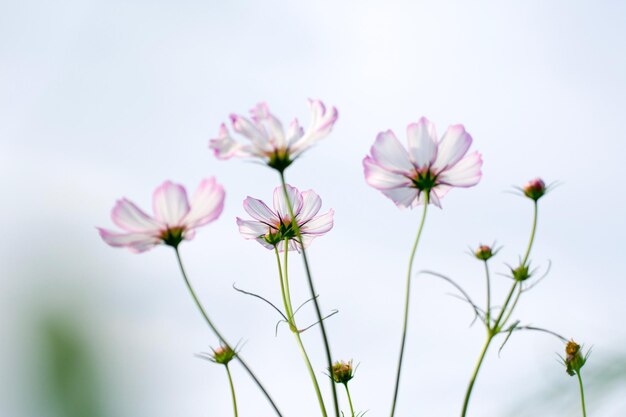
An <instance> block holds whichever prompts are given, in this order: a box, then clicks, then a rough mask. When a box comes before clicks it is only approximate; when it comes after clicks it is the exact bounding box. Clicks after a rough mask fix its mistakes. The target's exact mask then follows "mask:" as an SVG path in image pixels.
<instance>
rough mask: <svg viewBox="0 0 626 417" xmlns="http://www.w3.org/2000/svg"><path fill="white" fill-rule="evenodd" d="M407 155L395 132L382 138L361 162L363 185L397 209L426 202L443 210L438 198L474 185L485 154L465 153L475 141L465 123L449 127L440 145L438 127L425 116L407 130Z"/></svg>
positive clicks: (381, 134)
mask: <svg viewBox="0 0 626 417" xmlns="http://www.w3.org/2000/svg"><path fill="white" fill-rule="evenodd" d="M407 138H408V141H407V142H408V151H407V149H405V148H404V147H403V146H402V145H401V144H400V142H399V141H398V139H397V138H396V136H395V135H394V133H393V132H392V131H391V130H388V131H386V132H381V133H379V134H378V137H377V138H376V141H375V142H374V145H373V146H372V148H371V150H370V153H371V155H368V156H366V157H365V159H363V167H364V169H365V181H366V182H367V183H368V184H369V185H371V186H372V187H374V188H376V189H377V190H380V191H381V192H382V193H383V194H384V195H386V196H387V197H389V198H390V199H391V200H392V201H393V202H394V203H395V204H396V205H397V206H398V207H411V208H413V207H416V206H417V205H419V204H423V203H424V201H425V199H426V196H428V202H430V203H433V204H435V205H437V206H438V207H441V203H440V199H441V198H442V197H443V196H444V195H445V194H446V193H447V192H448V191H449V190H450V189H451V188H452V187H471V186H474V185H476V184H478V181H480V177H481V175H482V172H481V167H482V164H483V161H482V158H481V155H480V154H479V153H478V152H472V153H471V154H469V155H466V153H467V150H468V149H469V147H470V145H471V144H472V137H471V136H470V135H469V133H467V132H466V131H465V128H464V127H463V126H462V125H453V126H450V127H449V128H448V130H447V131H446V133H445V134H444V135H443V137H442V138H441V140H440V141H438V140H437V134H436V132H435V126H434V125H433V124H432V123H431V122H430V121H428V119H426V118H425V117H422V118H421V119H420V120H419V122H417V123H412V124H410V125H409V126H408V127H407Z"/></svg>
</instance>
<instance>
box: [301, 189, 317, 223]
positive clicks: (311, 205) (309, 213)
mask: <svg viewBox="0 0 626 417" xmlns="http://www.w3.org/2000/svg"><path fill="white" fill-rule="evenodd" d="M321 207H322V199H321V198H320V197H319V196H318V195H317V194H316V193H315V191H313V190H308V191H304V192H303V193H302V209H301V210H300V214H299V215H298V221H299V222H301V223H304V222H307V221H309V220H310V219H311V218H313V216H315V215H316V214H317V213H318V212H319V211H320V208H321Z"/></svg>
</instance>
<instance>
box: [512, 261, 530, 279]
mask: <svg viewBox="0 0 626 417" xmlns="http://www.w3.org/2000/svg"><path fill="white" fill-rule="evenodd" d="M511 273H512V274H513V279H514V280H515V281H518V282H521V281H526V280H527V279H528V278H530V275H531V274H530V271H529V270H528V265H520V266H518V267H517V268H515V269H511Z"/></svg>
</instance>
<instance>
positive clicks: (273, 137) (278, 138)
mask: <svg viewBox="0 0 626 417" xmlns="http://www.w3.org/2000/svg"><path fill="white" fill-rule="evenodd" d="M250 112H251V113H252V117H253V118H254V120H255V121H257V123H259V124H263V125H264V126H265V128H266V132H267V133H268V139H269V142H270V143H272V144H273V145H274V147H275V148H277V149H283V148H286V147H287V141H286V139H285V132H284V131H283V125H282V124H281V123H280V121H279V120H278V119H277V118H276V117H274V115H273V114H272V113H270V109H269V106H268V105H267V103H259V104H257V105H256V107H255V108H254V109H252V110H251V111H250Z"/></svg>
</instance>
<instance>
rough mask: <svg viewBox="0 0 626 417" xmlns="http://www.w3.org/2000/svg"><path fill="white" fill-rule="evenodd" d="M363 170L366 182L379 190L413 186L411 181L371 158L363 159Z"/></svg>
mask: <svg viewBox="0 0 626 417" xmlns="http://www.w3.org/2000/svg"><path fill="white" fill-rule="evenodd" d="M363 169H364V172H365V181H366V182H367V183H368V184H369V185H370V186H372V187H374V188H376V189H378V190H387V189H392V188H398V187H406V186H409V185H410V184H411V180H410V179H408V178H407V177H405V176H403V175H400V174H396V173H394V172H391V171H389V170H388V169H387V168H383V167H381V166H380V165H378V164H377V163H376V161H374V160H373V159H372V158H371V157H369V156H366V157H365V159H363Z"/></svg>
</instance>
